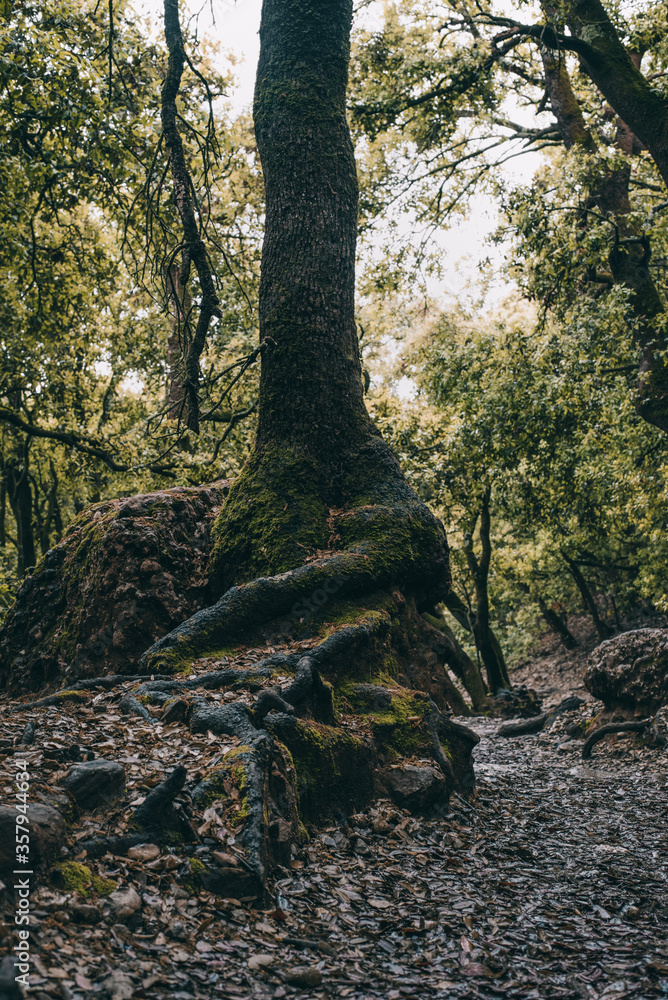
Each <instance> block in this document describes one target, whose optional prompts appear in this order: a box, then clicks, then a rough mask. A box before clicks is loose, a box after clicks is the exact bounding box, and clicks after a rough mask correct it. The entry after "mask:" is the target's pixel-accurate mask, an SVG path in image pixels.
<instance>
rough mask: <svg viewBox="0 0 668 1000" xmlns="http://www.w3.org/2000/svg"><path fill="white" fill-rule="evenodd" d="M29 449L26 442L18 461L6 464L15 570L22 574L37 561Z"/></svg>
mask: <svg viewBox="0 0 668 1000" xmlns="http://www.w3.org/2000/svg"><path fill="white" fill-rule="evenodd" d="M29 461H30V451H29V445H28V443H27V444H26V445H25V446H24V448H23V456H22V459H21V460H20V461H18V462H17V461H13V462H12V461H10V462H8V463H7V464H6V474H7V485H8V493H9V503H10V506H11V508H12V513H13V515H14V520H15V521H16V544H17V551H18V565H17V571H18V575H19V577H21V576H23V575H24V573H25V572H26V570H27V569H29V567H31V566H34V565H35V563H36V562H37V555H36V551H35V535H34V530H33V517H32V489H31V488H30V475H29V468H30V466H29Z"/></svg>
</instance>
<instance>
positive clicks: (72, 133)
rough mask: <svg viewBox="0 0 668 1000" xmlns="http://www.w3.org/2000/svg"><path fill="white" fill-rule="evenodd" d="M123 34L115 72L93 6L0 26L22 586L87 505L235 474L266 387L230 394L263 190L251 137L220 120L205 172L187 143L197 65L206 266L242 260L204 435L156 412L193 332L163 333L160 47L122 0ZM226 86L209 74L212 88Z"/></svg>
mask: <svg viewBox="0 0 668 1000" xmlns="http://www.w3.org/2000/svg"><path fill="white" fill-rule="evenodd" d="M111 37H112V42H113V44H112V49H111V75H110V71H109V66H110V62H109V51H108V49H107V46H108V43H109V38H110V35H109V24H108V12H107V10H106V9H105V10H104V11H102V9H101V8H99V6H96V5H95V3H94V2H92V3H89V2H87V0H82V2H81V3H79V4H74V5H72V4H65V5H52V7H51V8H50V11H49V13H48V16H45V14H44V12H43V11H42V10H41V8H40V7H39V5H37V6H33V5H30V4H25V5H21V6H20V8H16V9H14V10H13V11H12V12H11V13H10V14H9V15H8V17H7V18H6V19H4V20H3V22H2V24H1V25H0V146H1V149H2V165H1V166H0V176H1V179H2V185H1V189H0V218H1V219H2V231H3V239H2V247H1V249H0V279H1V281H2V286H3V295H2V302H1V304H0V316H1V318H2V334H1V336H0V553H1V554H0V576H3V575H4V573H5V572H6V574H7V578H8V580H9V582H10V585H13V586H16V584H17V583H18V582H19V581H20V580H21V579H22V577H23V576H24V574H25V572H26V570H28V569H29V568H31V567H34V566H35V564H36V562H37V561H38V558H39V555H40V553H41V555H44V553H46V552H47V551H48V550H49V549H50V548H51V547H52V546H53V545H54V544H57V542H58V541H59V540H60V538H61V536H62V533H63V531H64V529H65V528H66V527H67V525H68V523H69V522H70V521H71V520H72V518H73V517H74V516H75V515H76V514H77V513H79V512H80V511H81V510H82V509H83V508H84V507H85V506H86V505H87V504H88V503H91V502H96V501H99V500H101V499H102V497H103V496H108V495H109V493H112V494H113V493H131V492H136V491H138V490H142V489H147V488H150V487H151V486H154V485H156V484H159V483H162V484H163V485H164V484H165V483H171V484H173V483H181V484H184V483H188V482H192V481H193V480H195V481H198V482H199V481H201V479H202V478H205V477H206V476H207V475H211V471H210V470H211V469H212V468H215V469H216V470H217V472H218V473H220V474H223V473H227V474H233V473H234V472H236V471H237V470H238V468H239V467H240V466H241V465H242V464H243V461H244V460H245V453H246V451H247V441H248V440H249V438H250V428H248V429H244V423H243V422H244V420H246V419H247V418H248V417H250V418H251V420H252V419H253V418H252V414H253V413H254V409H255V407H254V402H255V400H254V396H255V389H256V386H255V384H254V383H255V379H254V378H253V377H252V375H251V377H249V378H247V379H246V380H244V382H243V383H241V382H237V384H236V385H235V386H232V387H231V390H230V391H227V390H228V389H229V388H230V386H229V382H231V381H232V380H233V378H234V375H235V374H237V373H238V372H239V370H240V369H239V367H238V363H239V358H240V356H246V357H247V356H248V355H252V351H253V348H254V346H255V345H254V343H253V338H254V334H255V330H256V322H255V318H254V316H253V311H252V309H251V307H250V303H249V296H252V294H253V288H254V287H255V286H256V281H257V278H258V277H259V274H257V272H259V250H258V243H259V235H260V227H259V221H258V217H259V215H260V213H261V211H262V198H261V192H260V183H259V180H260V178H259V171H258V170H257V168H255V169H254V168H253V167H252V162H251V161H252V151H250V143H249V136H248V132H249V127H248V125H247V124H246V123H244V120H243V119H241V120H240V121H238V122H236V123H231V122H228V121H225V122H222V121H220V120H219V121H218V131H219V132H220V133H222V138H221V140H220V142H219V144H218V153H219V156H218V159H217V160H216V162H215V164H214V165H213V168H212V164H211V163H210V161H209V162H207V163H206V164H205V162H204V160H205V157H204V155H203V153H202V151H201V149H200V148H199V147H198V146H197V145H195V144H194V142H193V135H197V134H198V133H199V132H202V133H203V134H205V133H206V129H207V126H208V124H209V122H208V115H207V104H206V89H205V87H204V85H203V83H202V80H201V79H200V78H198V77H197V75H196V73H195V72H194V71H192V70H188V72H187V75H186V78H185V79H184V81H183V85H182V88H181V100H180V112H179V114H180V118H179V121H180V122H181V124H182V127H183V128H184V130H185V133H186V139H187V140H189V142H187V147H186V148H187V160H188V164H189V167H190V170H191V174H192V177H193V178H194V191H195V195H196V198H198V199H201V202H202V204H203V206H204V208H205V210H206V211H207V213H208V228H209V231H210V233H211V237H212V239H211V242H210V245H209V252H210V256H211V258H212V259H213V260H214V261H215V262H216V263H217V264H220V262H221V261H222V260H223V258H225V257H227V259H228V260H230V261H231V262H232V264H233V266H232V267H230V268H227V267H225V266H223V265H220V266H219V268H218V269H219V271H220V278H219V280H218V286H217V289H218V295H219V296H220V299H221V303H222V308H221V312H222V319H221V320H220V322H219V323H218V326H217V328H216V329H215V330H213V331H212V334H211V337H210V343H209V345H208V352H206V353H204V354H203V355H202V356H201V359H200V358H198V361H199V360H201V364H202V367H203V369H204V371H203V375H202V378H201V383H202V391H201V399H200V403H201V413H200V414H199V417H200V422H201V424H202V433H201V435H200V436H199V437H198V438H197V437H195V436H194V435H189V430H188V428H187V427H185V426H184V424H185V422H186V421H185V419H181V420H174V421H173V422H170V421H169V420H168V419H167V418H166V415H165V413H164V409H165V383H166V382H167V381H168V380H169V372H168V367H169V366H170V365H173V366H174V367H175V368H179V367H180V362H181V354H182V351H181V348H182V346H183V344H182V343H180V341H182V342H183V343H184V344H185V343H186V342H187V340H188V337H187V333H188V331H187V330H184V329H180V328H179V324H176V329H172V330H171V331H170V325H171V324H169V323H168V322H166V321H165V309H164V303H165V300H166V299H167V297H168V291H169V290H168V289H165V288H164V287H161V286H163V285H164V282H163V278H164V268H162V266H161V261H162V259H163V257H165V256H167V257H169V255H170V254H171V253H172V252H173V251H174V243H175V242H176V240H175V238H174V231H175V228H176V227H175V221H176V220H175V215H176V212H175V206H174V204H173V202H172V201H171V200H170V199H168V198H166V197H165V196H164V191H163V187H164V185H163V183H162V177H163V175H164V172H165V167H166V165H167V164H166V155H165V143H164V140H163V139H162V137H161V132H160V127H159V115H158V113H157V109H156V106H155V104H156V102H155V91H156V90H157V89H158V88H159V82H160V68H161V66H162V64H163V62H164V61H165V58H164V57H165V54H164V50H163V49H162V48H161V46H160V45H159V44H156V43H152V42H149V41H148V40H147V39H146V38H144V37H143V35H142V33H141V31H140V30H139V29H138V28H137V26H136V24H135V23H134V19H133V15H132V13H131V12H128V11H126V9H125V6H124V5H123V4H115V5H114V8H113V33H112V36H111ZM201 63H202V66H203V67H204V68H206V66H207V62H206V55H204V56H203V58H202V61H201ZM224 82H225V81H224V80H222V79H221V78H220V76H219V75H216V74H211V77H210V83H209V90H210V91H212V92H213V94H214V95H215V94H216V93H217V92H218V90H220V89H221V87H222V86H223V84H224ZM193 146H194V147H195V148H194V149H193V148H192V147H193ZM205 166H206V167H208V172H207V170H206V169H205ZM203 175H204V177H203ZM204 179H206V181H207V184H206V185H205V184H204ZM205 187H207V188H208V197H207V198H204V197H203V189H204V188H205ZM147 236H148V243H149V245H150V248H151V253H150V257H151V259H152V261H154V263H155V268H153V267H152V266H151V265H150V264H147V259H146V249H147V247H146V243H147ZM153 271H155V272H156V273H155V275H153V274H152V272H153ZM154 277H155V278H156V279H157V280H153V278H154ZM194 294H195V300H196V301H198V296H199V293H198V289H197V288H196V287H195V289H194ZM181 325H184V324H181ZM185 325H186V326H187V324H185ZM169 332H171V333H172V337H171V342H168V343H166V342H167V341H168V334H169ZM187 346H189V345H187ZM185 353H186V354H187V353H188V351H187V350H186V352H185ZM235 365H236V367H235ZM221 370H222V371H221ZM230 370H231V374H228V373H229V372H230ZM226 375H227V377H225V376H226ZM172 381H173V380H172ZM139 388H141V392H138V391H137V390H138V389H139ZM184 409H185V407H184V406H183V404H182V402H181V400H179V401H178V402H177V405H176V406H175V411H176V412H175V416H177V417H178V416H180V415H182V413H183V410H184ZM183 415H184V416H186V415H187V414H183ZM221 425H222V426H221Z"/></svg>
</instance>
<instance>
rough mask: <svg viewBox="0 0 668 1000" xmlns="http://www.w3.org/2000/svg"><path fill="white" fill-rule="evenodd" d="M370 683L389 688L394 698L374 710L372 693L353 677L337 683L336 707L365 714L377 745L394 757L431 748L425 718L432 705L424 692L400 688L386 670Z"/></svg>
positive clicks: (409, 754)
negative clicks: (418, 692)
mask: <svg viewBox="0 0 668 1000" xmlns="http://www.w3.org/2000/svg"><path fill="white" fill-rule="evenodd" d="M370 683H371V684H372V685H374V686H378V687H383V688H389V689H390V694H391V696H392V698H391V702H390V704H389V705H388V707H387V708H384V709H374V708H373V700H374V698H373V695H372V694H370V693H368V692H366V691H364V689H360V685H359V683H357V682H356V681H353V679H352V678H350V677H348V678H346V679H345V680H343V681H341V682H340V683H339V684H338V685H337V688H336V695H337V708H339V710H341V711H345V710H346V709H347V710H348V711H349V710H350V709H352V711H353V712H356V713H358V714H360V715H364V716H366V717H367V718H368V720H369V723H370V726H371V733H372V735H373V738H374V742H375V744H376V746H377V747H378V749H379V750H380V752H381V753H382V754H384V755H386V756H387V757H389V758H390V759H391V760H395V759H397V758H398V757H410V756H412V755H413V754H415V753H417V752H418V751H420V750H423V749H426V748H428V747H429V746H430V745H431V737H430V735H429V731H428V729H427V725H426V722H425V718H424V717H425V715H426V714H427V712H428V710H429V706H428V702H427V700H426V698H425V697H424V695H421V694H416V693H415V692H413V691H409V690H407V689H406V688H398V687H397V686H396V682H395V681H394V680H393V679H392V678H391V677H390V676H388V674H385V673H381V674H377V675H376V676H375V677H373V678H372V679H371V681H370Z"/></svg>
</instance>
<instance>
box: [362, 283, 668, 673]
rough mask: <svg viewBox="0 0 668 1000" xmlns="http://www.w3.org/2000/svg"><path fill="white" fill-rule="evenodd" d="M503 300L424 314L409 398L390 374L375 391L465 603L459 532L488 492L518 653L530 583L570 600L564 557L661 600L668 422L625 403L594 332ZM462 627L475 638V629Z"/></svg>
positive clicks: (561, 602)
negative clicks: (489, 313) (667, 427)
mask: <svg viewBox="0 0 668 1000" xmlns="http://www.w3.org/2000/svg"><path fill="white" fill-rule="evenodd" d="M503 313H505V316H503V318H496V319H495V320H492V319H486V320H485V319H483V318H476V319H471V318H467V317H464V316H463V315H461V314H445V315H439V314H438V313H436V314H434V315H433V317H432V325H431V328H429V327H428V326H426V325H425V322H424V319H423V318H422V317H421V316H420V317H418V319H417V326H418V330H419V334H418V336H417V338H416V339H415V340H414V341H413V342H412V343H409V346H408V348H407V349H406V350H405V353H404V355H403V356H402V359H401V363H400V372H399V373H397V374H400V375H401V377H402V378H403V379H404V380H405V379H406V378H407V377H410V378H411V380H412V382H413V386H414V388H415V389H416V394H415V396H414V398H413V399H412V400H410V401H407V400H403V401H399V400H398V398H397V397H396V395H393V393H392V391H391V389H392V384H393V383H392V378H391V376H389V377H388V379H387V381H386V384H385V386H384V387H383V388H382V389H381V390H379V391H378V393H377V395H376V396H374V398H373V405H374V410H375V415H376V417H377V419H378V420H379V422H380V424H381V426H382V427H383V430H384V432H385V433H386V434H387V435H388V436H390V437H391V439H392V441H393V443H394V445H395V448H396V449H397V452H398V454H399V457H400V460H401V462H402V465H403V466H404V467H405V468H406V470H407V472H408V475H409V476H410V478H411V480H412V482H413V484H414V485H415V486H416V488H417V489H418V491H419V492H420V494H421V495H422V497H423V499H425V500H428V501H429V502H430V503H431V504H432V506H433V507H435V509H437V511H438V512H439V513H440V514H441V516H442V517H443V519H444V521H445V524H446V529H447V531H448V537H449V540H450V544H451V547H452V563H453V575H454V579H455V588H456V590H457V591H458V592H459V593H460V594H461V595H462V597H463V599H464V602H465V604H466V603H468V606H469V610H470V611H471V613H472V614H474V613H475V601H474V598H473V587H472V580H471V578H470V575H469V574H470V570H469V566H468V562H467V559H466V557H465V542H466V538H467V536H468V535H470V534H471V533H473V532H474V531H475V529H476V525H477V519H478V517H479V515H480V510H481V504H482V501H483V497H484V496H485V494H487V493H489V495H490V497H491V524H492V545H493V558H492V564H491V573H490V581H489V587H490V598H491V604H492V615H493V619H494V621H495V628H496V629H497V630H500V632H501V633H502V634H505V635H506V638H505V643H504V644H506V645H507V643H508V642H510V646H511V648H510V652H511V653H513V654H515V656H520V655H523V654H524V653H525V652H526V650H527V648H528V645H529V644H530V642H531V639H532V635H533V634H534V626H535V622H536V618H537V616H538V606H537V602H538V599H539V598H542V599H543V600H544V601H545V602H546V603H547V604H548V606H550V607H553V608H555V609H556V610H557V611H560V612H563V611H571V612H572V611H575V610H579V603H580V595H579V593H578V591H577V590H576V588H575V585H574V581H573V579H572V577H571V575H570V573H569V570H568V566H567V564H566V561H565V558H564V556H568V557H569V558H572V559H574V560H575V561H576V562H578V564H579V565H581V567H582V570H583V573H584V574H585V576H587V577H588V579H589V583H590V587H591V589H592V590H593V591H594V592H599V593H603V594H608V595H612V597H613V598H614V600H615V602H616V606H617V608H618V610H620V611H623V610H625V609H628V608H630V607H632V606H634V605H635V604H637V602H638V601H642V600H647V601H649V602H651V603H652V604H653V605H654V606H655V607H657V608H661V609H663V608H664V607H665V606H666V587H665V572H664V566H665V558H666V551H665V546H664V543H663V542H662V541H661V540H660V539H661V534H662V526H663V524H664V519H665V496H666V489H667V486H668V460H667V457H666V446H665V444H664V436H663V435H661V434H660V433H659V432H658V431H655V430H653V429H652V428H650V427H648V426H647V425H646V424H645V423H644V422H643V421H642V420H640V418H639V417H637V416H636V415H635V413H634V410H633V406H632V401H631V391H630V385H629V374H628V372H625V371H624V370H622V371H617V370H615V369H614V368H613V369H612V370H611V366H610V364H609V361H607V360H606V351H607V349H608V347H609V344H608V343H606V342H605V339H604V335H603V332H602V331H600V330H599V331H596V330H595V329H594V330H592V329H591V328H590V329H589V331H588V339H586V340H585V338H584V336H582V335H581V336H580V337H576V336H574V335H570V336H569V335H565V333H564V331H563V329H561V328H559V327H558V326H556V325H552V324H549V325H548V324H545V323H543V324H538V325H537V324H536V320H535V315H534V314H533V313H532V310H531V309H529V308H527V307H526V306H522V305H521V304H520V303H517V302H509V303H507V304H506V306H505V308H504V310H502V314H503ZM608 333H609V334H611V333H612V330H611V328H610V327H608ZM619 337H620V343H624V338H623V336H622V332H619ZM627 337H628V334H627ZM625 346H626V348H627V351H629V352H630V345H628V343H626V344H625ZM628 356H629V355H627V357H628ZM631 356H632V355H631ZM395 378H396V375H395ZM479 544H480V542H479V541H478V540H477V535H476V536H474V546H475V547H477V546H479ZM610 610H611V608H610V605H608V612H610ZM460 639H462V640H463V641H464V643H465V644H467V645H468V647H469V651H471V652H473V653H474V650H473V649H472V648H471V644H470V637H468V636H467V635H466V634H465V633H460ZM474 655H475V654H474Z"/></svg>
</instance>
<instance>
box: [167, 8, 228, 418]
mask: <svg viewBox="0 0 668 1000" xmlns="http://www.w3.org/2000/svg"><path fill="white" fill-rule="evenodd" d="M164 23H165V41H166V43H167V49H168V50H169V62H168V66H167V76H166V78H165V82H164V84H163V86H162V91H161V106H160V116H161V120H162V134H163V136H164V138H165V145H166V147H167V152H168V154H169V166H170V170H171V174H172V182H173V190H174V202H175V203H176V207H177V209H178V212H179V216H180V217H181V224H182V226H183V237H184V239H183V254H182V259H183V266H182V268H181V275H180V281H181V284H182V285H183V286H185V285H186V283H187V281H188V276H189V274H190V265H191V262H192V263H193V264H194V265H195V268H196V270H197V276H198V278H199V283H200V288H201V292H202V299H201V303H200V312H199V317H198V320H197V326H196V328H195V333H194V336H193V338H192V340H191V341H190V344H189V345H188V353H187V355H186V358H185V365H184V368H185V382H184V386H183V388H184V391H185V394H186V398H187V421H186V422H187V425H188V428H189V429H190V430H192V431H194V432H195V433H196V434H198V433H199V396H198V389H199V359H200V357H201V355H202V351H203V350H204V345H205V343H206V338H207V334H208V332H209V324H210V323H211V320H212V319H213V317H214V316H216V317H218V318H219V319H220V318H221V316H222V313H221V311H220V308H219V306H218V296H217V295H216V289H215V285H214V278H213V272H212V270H211V265H210V263H209V257H208V254H207V252H206V247H205V245H204V241H203V240H202V238H201V236H200V228H199V224H198V221H197V217H196V214H195V207H194V205H193V198H192V195H193V191H194V186H193V182H192V178H191V176H190V173H189V171H188V167H187V165H186V159H185V156H184V153H183V143H182V141H181V136H180V135H179V131H178V128H177V119H178V112H177V108H176V98H177V96H178V93H179V88H180V86H181V77H182V75H183V68H184V64H185V63H186V62H187V61H188V58H187V56H186V52H185V48H184V45H183V35H182V34H181V24H180V21H179V6H178V0H165V22H164Z"/></svg>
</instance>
